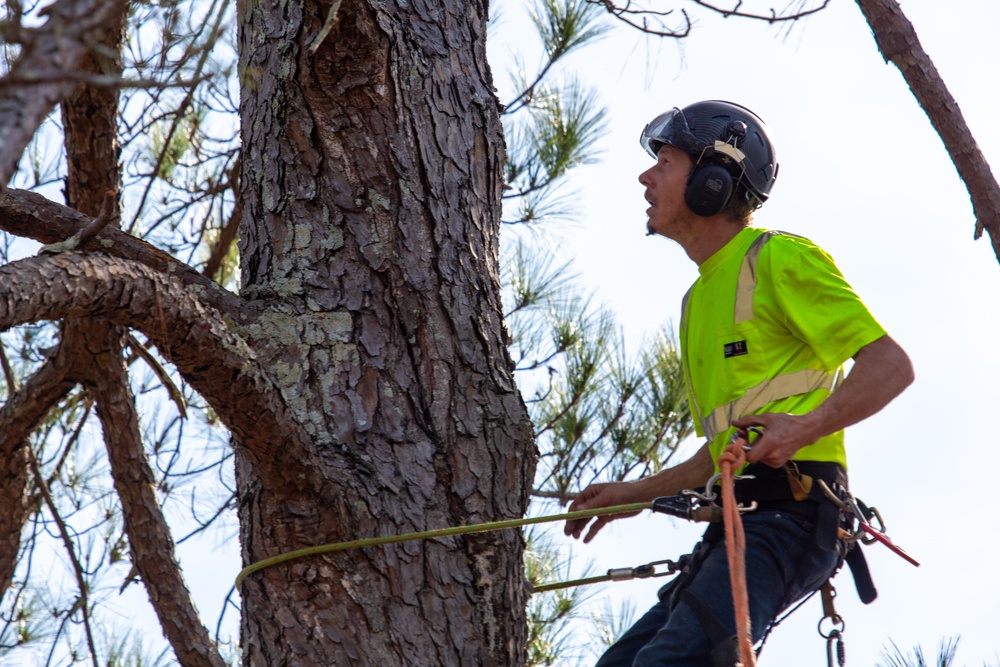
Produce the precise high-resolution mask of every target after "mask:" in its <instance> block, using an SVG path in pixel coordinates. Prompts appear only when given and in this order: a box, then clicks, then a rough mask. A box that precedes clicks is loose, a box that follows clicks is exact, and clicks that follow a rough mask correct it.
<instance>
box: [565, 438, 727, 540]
mask: <svg viewBox="0 0 1000 667" xmlns="http://www.w3.org/2000/svg"><path fill="white" fill-rule="evenodd" d="M713 472H715V464H714V463H713V462H712V455H711V454H710V453H709V451H708V445H707V444H705V445H702V447H701V449H699V450H698V451H697V452H696V453H695V455H694V456H692V457H691V458H689V459H688V460H687V461H684V462H683V463H680V464H678V465H676V466H674V467H672V468H667V469H665V470H661V471H660V472H658V473H656V474H655V475H650V476H649V477H643V478H641V479H637V480H635V481H633V482H611V483H608V484H591V485H590V486H588V487H587V488H586V489H584V490H583V491H581V492H580V494H579V495H578V496H577V497H576V498H574V499H573V502H572V503H571V504H570V506H569V511H571V512H576V511H579V510H588V509H595V508H598V507H611V506H612V505H628V504H631V503H642V502H651V501H652V500H653V499H654V498H659V497H660V496H672V495H675V494H676V493H678V492H679V491H681V490H682V489H697V488H701V487H703V486H705V483H706V482H707V481H708V478H709V477H711V476H712V473H713ZM635 514H638V512H635V513H633V514H614V515H611V516H601V517H596V518H595V520H594V524H593V525H592V526H591V527H590V530H589V531H588V532H587V536H586V537H584V538H583V541H584V543H587V542H590V541H591V540H592V539H594V535H597V532H598V531H599V530H600V529H601V528H603V527H604V526H605V525H606V524H608V523H610V522H611V521H614V520H615V519H621V518H624V517H626V516H635ZM590 520H591V518H585V519H576V520H573V521H567V522H566V526H565V528H564V529H563V531H564V532H565V533H566V534H567V535H572V536H573V537H574V538H577V539H579V537H580V534H581V533H582V532H583V529H584V528H586V526H587V524H588V523H590Z"/></svg>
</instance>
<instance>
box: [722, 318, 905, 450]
mask: <svg viewBox="0 0 1000 667" xmlns="http://www.w3.org/2000/svg"><path fill="white" fill-rule="evenodd" d="M911 382H913V365H912V364H911V363H910V358H909V357H908V356H907V355H906V352H905V351H903V348H901V347H900V346H899V345H898V344H897V343H896V341H894V340H893V339H892V338H890V337H889V336H883V337H882V338H879V339H878V340H876V341H874V342H872V343H869V344H868V345H865V346H864V347H863V348H861V349H860V350H859V351H858V353H857V354H856V355H854V367H853V368H852V369H851V372H850V374H848V376H847V378H846V379H845V380H844V383H843V384H842V385H841V386H840V387H839V388H838V389H837V390H836V391H834V392H833V393H832V394H831V395H830V397H829V398H828V399H827V400H826V401H824V402H823V403H822V404H821V405H820V406H819V407H818V408H816V409H815V410H813V411H811V412H807V413H806V414H804V415H791V414H778V413H766V414H761V415H752V416H749V417H746V418H744V419H737V420H736V421H734V422H733V426H738V427H740V428H746V427H748V426H762V427H764V429H765V430H764V435H762V436H761V437H759V438H758V439H757V440H756V441H755V442H754V446H753V449H751V450H750V451H749V452H748V453H747V461H749V462H750V463H756V462H758V461H760V462H762V463H765V464H767V465H769V466H771V467H773V468H780V467H781V466H782V465H784V464H785V462H786V461H788V460H789V459H791V458H792V457H793V456H794V455H795V452H797V451H799V450H800V449H801V448H803V447H805V446H807V445H811V444H813V443H814V442H816V441H817V440H819V439H820V438H822V437H823V436H826V435H830V434H831V433H836V432H837V431H840V430H842V429H844V428H846V427H848V426H850V425H851V424H856V423H857V422H859V421H861V420H863V419H866V418H868V417H870V416H872V415H873V414H875V413H876V412H878V411H879V410H881V409H882V408H884V407H885V406H886V405H888V404H889V402H890V401H892V399H894V398H896V397H897V396H899V394H901V393H902V391H903V390H904V389H906V388H907V387H908V386H909V385H910V383H911Z"/></svg>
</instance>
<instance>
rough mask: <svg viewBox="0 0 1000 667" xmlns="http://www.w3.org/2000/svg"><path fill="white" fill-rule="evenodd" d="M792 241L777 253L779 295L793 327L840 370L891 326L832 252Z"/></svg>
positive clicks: (823, 359) (774, 259)
mask: <svg viewBox="0 0 1000 667" xmlns="http://www.w3.org/2000/svg"><path fill="white" fill-rule="evenodd" d="M768 245H769V246H770V245H771V244H768ZM791 245H792V248H789V250H790V252H785V251H782V252H779V253H777V254H774V255H772V257H771V267H772V270H773V271H774V274H773V275H774V283H773V285H774V290H775V298H776V300H777V302H778V304H779V306H780V308H781V311H782V313H783V316H784V318H785V326H787V327H788V329H789V331H791V332H792V334H793V335H795V336H796V337H797V338H799V339H800V340H802V341H803V342H804V343H806V344H807V345H809V347H811V348H812V350H813V352H814V353H815V354H816V356H817V357H818V358H819V360H820V361H821V363H822V364H823V366H824V368H825V369H826V370H827V371H832V370H835V369H836V368H838V367H839V366H840V365H842V364H843V363H844V362H845V361H847V360H848V359H850V358H851V357H853V356H854V355H855V354H857V352H858V350H860V349H861V348H863V347H864V346H865V345H868V344H869V343H872V342H874V341H876V340H878V339H879V338H881V337H882V336H884V335H885V333H886V332H885V329H883V328H882V325H880V324H879V323H878V321H876V319H875V317H874V316H873V315H872V314H871V312H869V310H868V308H867V306H865V304H864V302H862V301H861V298H860V297H859V296H858V295H857V293H856V292H855V291H854V289H853V288H852V287H851V286H850V285H849V284H848V282H847V281H846V280H845V279H844V276H843V275H842V274H841V273H840V270H839V269H838V268H837V266H836V265H835V264H834V262H833V259H832V258H831V257H830V256H829V255H828V254H827V253H826V252H824V251H823V250H822V249H821V248H819V247H817V246H815V245H812V244H811V243H809V242H806V241H804V239H801V240H800V242H792V244H791Z"/></svg>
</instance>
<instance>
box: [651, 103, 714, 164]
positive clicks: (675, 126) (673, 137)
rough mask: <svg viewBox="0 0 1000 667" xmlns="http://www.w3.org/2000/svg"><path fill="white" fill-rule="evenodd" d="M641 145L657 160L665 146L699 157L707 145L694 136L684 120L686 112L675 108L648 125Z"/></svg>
mask: <svg viewBox="0 0 1000 667" xmlns="http://www.w3.org/2000/svg"><path fill="white" fill-rule="evenodd" d="M639 145H640V146H642V147H643V149H644V150H645V151H646V152H647V153H649V154H650V155H652V156H653V157H654V158H655V157H656V156H657V153H659V152H660V149H661V148H662V147H663V146H664V145H668V146H673V147H674V148H677V149H679V150H682V151H684V152H685V153H688V154H690V155H699V154H701V152H702V151H703V150H704V149H705V148H706V145H707V144H705V142H703V141H699V140H698V138H697V137H695V136H694V133H693V132H691V128H690V127H689V126H688V122H687V119H686V118H684V112H682V111H681V110H680V109H678V108H677V107H674V108H673V109H671V110H670V111H667V112H664V113H661V114H660V115H659V116H657V117H656V118H654V119H653V120H652V121H650V122H649V123H647V124H646V127H645V128H643V130H642V134H641V135H640V136H639Z"/></svg>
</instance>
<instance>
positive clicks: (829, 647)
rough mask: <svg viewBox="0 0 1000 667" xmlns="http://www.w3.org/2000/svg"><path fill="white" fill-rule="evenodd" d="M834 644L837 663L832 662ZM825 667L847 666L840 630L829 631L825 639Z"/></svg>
mask: <svg viewBox="0 0 1000 667" xmlns="http://www.w3.org/2000/svg"><path fill="white" fill-rule="evenodd" d="M835 643H836V652H837V662H836V663H834V662H833V653H834V644H835ZM826 664H827V667H834V665H835V664H836V666H837V667H844V665H846V664H847V652H846V651H845V650H844V634H843V633H842V632H841V631H840V630H831V631H830V636H829V637H827V638H826Z"/></svg>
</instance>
